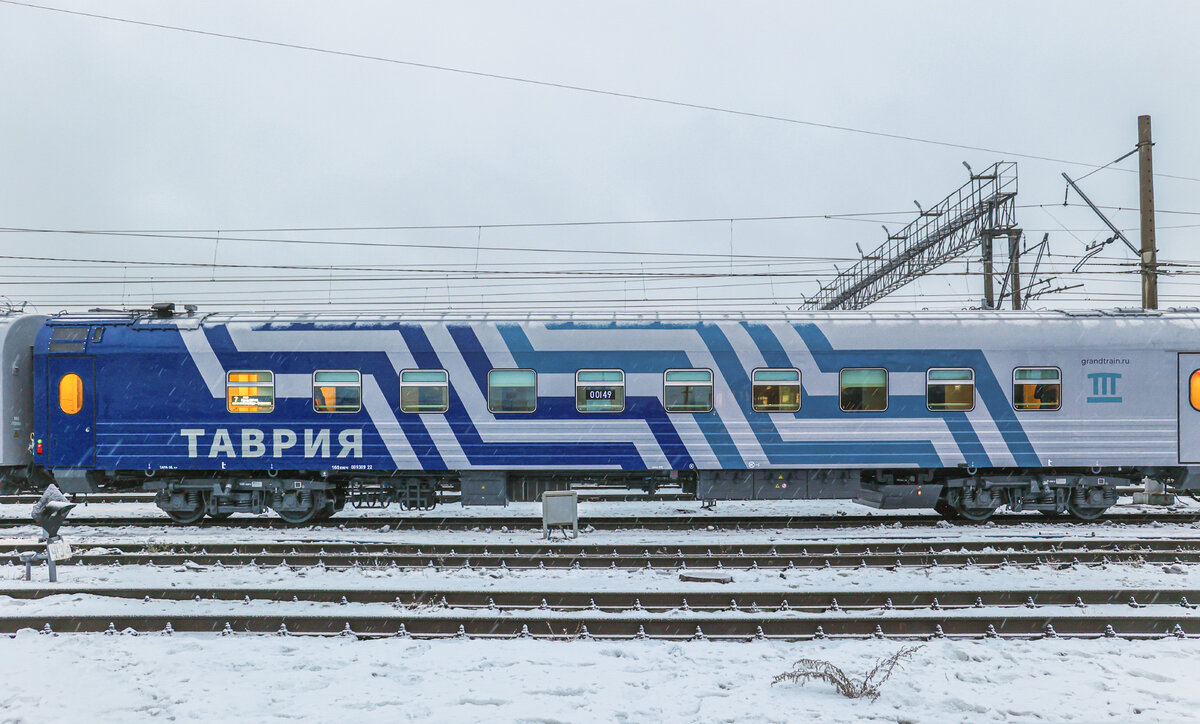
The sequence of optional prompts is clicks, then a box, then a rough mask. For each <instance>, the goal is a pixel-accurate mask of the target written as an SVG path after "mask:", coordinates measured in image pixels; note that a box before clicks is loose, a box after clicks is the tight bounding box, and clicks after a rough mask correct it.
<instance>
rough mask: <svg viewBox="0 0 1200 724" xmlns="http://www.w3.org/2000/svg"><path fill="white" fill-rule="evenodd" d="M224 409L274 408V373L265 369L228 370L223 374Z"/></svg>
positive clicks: (266, 410)
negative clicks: (227, 372) (228, 371)
mask: <svg viewBox="0 0 1200 724" xmlns="http://www.w3.org/2000/svg"><path fill="white" fill-rule="evenodd" d="M225 409H227V410H229V411H230V412H271V411H272V410H274V409H275V375H274V373H272V372H266V371H250V372H230V373H229V374H227V375H226V376H225Z"/></svg>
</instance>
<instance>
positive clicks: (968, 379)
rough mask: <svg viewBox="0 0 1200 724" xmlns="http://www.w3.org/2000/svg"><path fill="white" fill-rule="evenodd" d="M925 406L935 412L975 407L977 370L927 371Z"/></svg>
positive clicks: (957, 368) (966, 368)
mask: <svg viewBox="0 0 1200 724" xmlns="http://www.w3.org/2000/svg"><path fill="white" fill-rule="evenodd" d="M925 406H926V407H928V408H929V409H930V410H933V411H934V412H944V411H949V410H955V411H960V412H970V411H971V410H974V409H975V370H973V369H971V368H969V367H955V368H943V369H932V370H929V371H928V372H926V373H925Z"/></svg>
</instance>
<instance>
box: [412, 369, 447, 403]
mask: <svg viewBox="0 0 1200 724" xmlns="http://www.w3.org/2000/svg"><path fill="white" fill-rule="evenodd" d="M449 409H450V375H449V374H448V373H447V372H446V370H404V371H403V372H401V373H400V410H401V411H403V412H445V411H446V410H449Z"/></svg>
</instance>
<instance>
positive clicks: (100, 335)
mask: <svg viewBox="0 0 1200 724" xmlns="http://www.w3.org/2000/svg"><path fill="white" fill-rule="evenodd" d="M102 339H104V327H96V328H95V329H93V330H92V341H93V342H99V341H101V340H102Z"/></svg>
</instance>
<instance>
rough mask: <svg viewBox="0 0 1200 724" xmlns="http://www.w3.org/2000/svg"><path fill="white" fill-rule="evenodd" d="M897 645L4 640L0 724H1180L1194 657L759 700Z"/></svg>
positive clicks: (1095, 653)
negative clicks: (809, 666) (792, 680)
mask: <svg viewBox="0 0 1200 724" xmlns="http://www.w3.org/2000/svg"><path fill="white" fill-rule="evenodd" d="M900 646H902V644H900V643H896V642H890V641H862V640H838V641H833V640H827V641H819V642H810V643H804V644H784V643H778V642H754V643H738V644H734V643H718V642H689V643H670V642H661V641H635V642H629V643H622V644H614V643H609V642H598V641H574V642H544V641H519V640H510V641H438V642H428V641H412V640H399V639H390V640H382V641H354V640H350V639H343V638H324V639H296V638H276V637H272V636H254V637H250V636H232V637H215V636H211V635H200V636H197V635H182V634H176V635H174V636H169V637H168V636H157V635H150V636H139V637H136V638H134V637H122V636H112V637H107V636H103V635H98V634H96V635H93V634H87V635H78V636H58V637H51V636H40V635H38V634H36V633H33V632H26V633H22V634H20V635H18V636H17V637H15V638H13V639H5V640H3V641H0V681H2V682H3V684H2V685H0V722H6V723H7V722H12V723H16V722H22V723H25V722H30V723H32V722H52V721H53V722H120V723H122V724H123V723H125V722H133V721H205V722H208V721H212V722H218V721H220V722H232V721H236V722H246V723H252V722H276V721H278V722H282V721H287V722H295V721H306V722H309V721H311V722H334V721H345V722H355V723H356V724H357V723H367V722H395V721H413V720H417V721H425V720H428V721H439V722H476V721H479V722H484V721H486V722H547V723H549V722H639V723H640V722H810V721H811V722H818V721H819V722H853V723H855V724H859V723H861V722H930V723H931V724H947V723H948V722H993V721H996V722H1047V721H1065V722H1089V723H1090V722H1122V723H1123V722H1137V721H1144V722H1192V721H1195V720H1196V712H1197V710H1198V709H1200V689H1198V688H1197V687H1196V684H1195V682H1196V678H1197V675H1200V646H1197V645H1196V644H1195V643H1194V642H1191V641H1186V642H1185V641H1177V640H1174V639H1170V640H1162V641H1142V642H1128V641H1120V640H1101V641H1067V640H1043V641H991V640H985V641H950V640H940V641H934V642H930V643H928V644H926V645H925V646H924V648H922V649H921V650H920V651H919V652H917V654H916V656H915V658H914V659H913V660H912V661H911V662H910V663H909V664H908V665H907V666H906V667H905V668H904V669H903V670H900V671H898V672H897V673H896V675H895V676H894V677H893V678H892V679H891V680H890V681H888V682H887V683H886V684H885V685H884V687H883V695H882V696H881V697H880V698H879V699H878V700H877V701H874V702H872V701H867V700H853V701H852V700H848V699H845V698H843V697H841V696H840V695H838V694H837V693H836V692H835V691H834V690H833V689H832V688H831V687H830V686H828V685H826V684H823V683H809V684H807V685H805V686H798V685H795V684H779V685H776V686H771V679H772V678H773V677H774V675H776V674H778V673H780V672H782V671H784V670H786V669H788V668H790V666H791V663H792V662H793V661H794V660H796V659H798V658H801V657H812V658H820V659H827V660H829V661H831V662H834V663H835V664H837V665H838V666H841V667H843V668H844V669H846V670H847V671H848V672H849V673H852V674H857V675H862V674H863V673H865V671H866V670H867V669H869V668H870V667H871V665H872V664H873V663H874V661H875V660H876V659H877V658H879V657H882V656H886V655H889V654H891V653H893V652H894V651H896V650H897V649H898V648H900Z"/></svg>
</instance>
